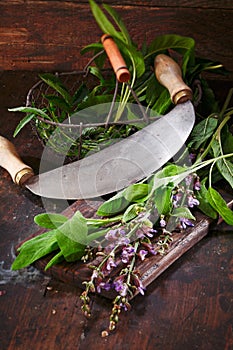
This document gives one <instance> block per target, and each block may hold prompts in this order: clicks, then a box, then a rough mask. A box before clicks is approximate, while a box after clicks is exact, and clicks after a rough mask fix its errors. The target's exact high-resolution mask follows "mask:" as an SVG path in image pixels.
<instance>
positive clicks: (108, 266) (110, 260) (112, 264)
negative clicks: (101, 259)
mask: <svg viewBox="0 0 233 350" xmlns="http://www.w3.org/2000/svg"><path fill="white" fill-rule="evenodd" d="M116 266H117V265H116V264H115V261H114V260H113V258H112V257H110V258H108V260H107V264H106V270H107V271H111V270H112V268H113V267H116Z"/></svg>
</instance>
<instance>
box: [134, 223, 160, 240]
mask: <svg viewBox="0 0 233 350" xmlns="http://www.w3.org/2000/svg"><path fill="white" fill-rule="evenodd" d="M155 232H157V231H156V230H153V229H152V228H151V227H149V226H146V225H142V226H141V227H140V228H139V229H138V230H137V232H136V236H137V238H144V237H146V236H147V237H149V238H152V237H153V236H154V233H155Z"/></svg>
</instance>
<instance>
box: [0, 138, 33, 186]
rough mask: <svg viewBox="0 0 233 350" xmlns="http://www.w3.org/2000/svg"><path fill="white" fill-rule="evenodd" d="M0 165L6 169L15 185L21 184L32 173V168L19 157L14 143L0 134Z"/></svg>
mask: <svg viewBox="0 0 233 350" xmlns="http://www.w3.org/2000/svg"><path fill="white" fill-rule="evenodd" d="M0 166H1V167H3V168H4V169H6V170H7V171H8V173H9V174H10V175H11V177H12V180H13V181H14V183H16V184H17V185H23V183H24V182H25V181H26V180H28V179H29V177H32V176H33V175H34V173H33V170H32V168H30V167H29V166H28V165H26V164H24V163H23V161H22V160H21V159H20V156H19V155H18V153H17V151H16V149H15V147H14V145H13V144H12V143H11V142H10V141H9V140H7V139H6V138H4V137H2V136H0Z"/></svg>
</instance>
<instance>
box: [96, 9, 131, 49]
mask: <svg viewBox="0 0 233 350" xmlns="http://www.w3.org/2000/svg"><path fill="white" fill-rule="evenodd" d="M103 7H104V9H105V10H106V11H107V12H108V13H109V14H110V15H111V17H112V18H113V19H114V21H115V23H116V25H117V26H118V28H119V29H120V31H121V33H122V36H123V38H124V41H125V42H126V43H127V44H131V43H132V42H131V38H130V35H129V32H128V30H127V28H126V26H125V24H124V22H123V20H122V18H121V16H120V15H119V13H118V12H116V11H115V10H114V9H113V8H112V7H111V6H109V5H107V4H103Z"/></svg>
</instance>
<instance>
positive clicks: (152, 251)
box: [141, 241, 157, 255]
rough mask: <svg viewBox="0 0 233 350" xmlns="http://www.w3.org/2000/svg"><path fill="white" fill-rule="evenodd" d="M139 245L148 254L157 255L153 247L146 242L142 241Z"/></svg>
mask: <svg viewBox="0 0 233 350" xmlns="http://www.w3.org/2000/svg"><path fill="white" fill-rule="evenodd" d="M141 244H142V245H143V247H144V248H145V249H146V250H147V251H148V253H150V254H152V255H156V254H157V252H156V251H155V248H154V246H153V245H152V244H151V243H147V242H143V241H142V242H141Z"/></svg>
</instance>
